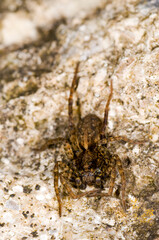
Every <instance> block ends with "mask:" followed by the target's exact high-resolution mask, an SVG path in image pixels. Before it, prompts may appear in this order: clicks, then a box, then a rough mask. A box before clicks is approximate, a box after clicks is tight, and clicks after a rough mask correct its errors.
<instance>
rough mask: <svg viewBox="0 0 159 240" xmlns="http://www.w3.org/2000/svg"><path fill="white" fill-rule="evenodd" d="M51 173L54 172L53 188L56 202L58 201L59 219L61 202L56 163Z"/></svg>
mask: <svg viewBox="0 0 159 240" xmlns="http://www.w3.org/2000/svg"><path fill="white" fill-rule="evenodd" d="M53 172H54V188H55V193H56V197H57V201H58V204H59V216H60V217H61V213H62V202H61V198H60V192H59V188H58V180H59V166H58V162H56V163H55V166H54V170H53Z"/></svg>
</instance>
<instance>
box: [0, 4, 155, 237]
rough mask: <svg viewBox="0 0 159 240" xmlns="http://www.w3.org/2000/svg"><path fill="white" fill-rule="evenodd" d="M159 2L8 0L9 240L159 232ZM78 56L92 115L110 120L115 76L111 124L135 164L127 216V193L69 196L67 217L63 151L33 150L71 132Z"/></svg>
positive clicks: (1, 112) (0, 221)
mask: <svg viewBox="0 0 159 240" xmlns="http://www.w3.org/2000/svg"><path fill="white" fill-rule="evenodd" d="M86 2H87V3H86ZM158 7H159V2H158V1H137V0H136V1H135V0H134V1H133V0H132V1H131V0H128V1H119V0H113V1H109V0H108V1H104V0H103V1H99V0H98V1H97V0H91V1H84V0H83V1H81V0H76V1H75V0H58V1H56V0H55V1H53V0H47V1H46V0H45V1H44V0H39V1H38V0H36V1H35V0H34V1H33V0H27V1H25V0H23V1H22V0H21V1H15V0H5V1H2V3H0V11H1V12H2V15H1V19H0V48H1V50H0V236H1V239H4V240H10V239H11V240H17V239H18V240H19V239H21V240H22V239H23V240H24V239H33V238H35V239H40V240H49V239H56V240H58V239H59V240H62V239H63V240H70V239H73V240H74V239H80V240H87V239H106V240H109V239H115V240H119V239H125V240H127V239H130V240H141V239H147V240H153V239H155V240H157V239H158V238H159V230H158V225H159V220H158V216H159V213H158V205H159V193H158V187H159V176H158V172H157V171H158V160H159V90H158V89H159V32H158V26H159V9H158ZM78 60H79V61H80V62H81V64H80V71H79V76H80V84H79V88H78V95H79V97H80V99H81V104H82V115H83V116H85V115H86V114H88V113H95V114H97V115H98V116H99V117H101V118H102V117H103V111H104V107H105V103H106V100H107V96H108V93H109V81H110V79H113V85H114V93H113V99H112V101H111V106H110V114H109V125H108V131H109V132H110V133H113V134H114V135H116V136H126V137H128V138H129V139H131V140H132V142H124V141H114V142H111V143H110V144H109V148H110V151H112V152H115V153H117V154H118V155H119V156H120V158H121V159H122V162H123V166H124V169H125V174H126V179H127V187H126V199H127V212H126V213H124V212H123V210H122V208H121V206H120V200H119V198H102V199H96V198H91V199H90V198H89V199H87V198H82V199H80V200H72V199H70V198H69V196H67V195H66V194H63V195H62V196H63V216H62V217H61V218H59V216H58V204H57V200H56V196H55V192H54V187H53V174H52V170H53V166H54V156H55V150H56V149H54V148H53V149H47V150H45V151H41V152H37V151H34V150H33V148H35V147H38V146H40V145H42V144H43V143H44V142H45V140H44V139H46V138H56V137H59V136H65V133H66V132H67V126H68V122H67V100H68V95H69V88H70V85H71V81H72V77H73V72H74V66H75V64H76V62H77V61H78ZM75 98H76V96H75ZM76 112H77V107H76V105H75V106H74V114H76ZM136 140H138V141H142V144H137V141H136ZM60 151H61V150H60V149H59V160H60ZM118 190H120V177H119V176H118V177H117V180H116V186H115V191H114V194H117V192H118Z"/></svg>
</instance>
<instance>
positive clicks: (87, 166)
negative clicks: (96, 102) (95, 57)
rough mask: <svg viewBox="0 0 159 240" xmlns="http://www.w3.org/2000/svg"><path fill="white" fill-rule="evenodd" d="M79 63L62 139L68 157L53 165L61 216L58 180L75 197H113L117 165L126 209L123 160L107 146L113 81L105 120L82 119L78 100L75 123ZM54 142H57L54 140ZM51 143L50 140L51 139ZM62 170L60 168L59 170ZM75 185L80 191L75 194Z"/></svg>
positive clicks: (92, 117)
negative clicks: (67, 134)
mask: <svg viewBox="0 0 159 240" xmlns="http://www.w3.org/2000/svg"><path fill="white" fill-rule="evenodd" d="M78 68H79V62H78V63H77V65H76V68H75V73H74V78H73V81H72V86H71V89H70V96H69V100H68V115H69V119H68V120H69V136H68V138H67V139H62V138H61V139H60V141H61V142H62V144H64V150H65V153H66V158H65V159H64V160H62V161H61V162H58V161H55V166H54V170H53V172H54V188H55V192H56V197H57V200H58V204H59V216H61V214H62V202H61V197H60V192H59V188H58V181H59V179H60V181H61V184H62V185H63V186H64V188H65V189H66V191H67V192H68V194H69V195H70V196H71V197H72V198H73V199H79V198H81V197H83V196H87V197H95V196H112V192H113V188H114V183H115V178H116V167H117V168H118V171H119V174H120V176H121V183H122V188H121V195H122V197H121V199H122V206H123V208H124V210H125V175H124V171H123V167H122V163H121V160H120V158H119V156H118V155H115V154H111V153H110V152H109V150H108V148H107V138H108V137H106V135H105V130H106V127H107V123H108V112H109V104H110V100H111V98H112V94H113V84H112V81H111V82H110V94H109V97H108V100H107V103H106V107H105V114H104V120H103V121H102V120H101V119H100V118H99V117H97V116H96V115H95V114H88V115H86V116H85V117H84V118H81V112H80V104H79V100H78V106H79V107H78V113H79V122H78V124H77V126H75V124H74V121H73V93H74V92H75V91H76V89H77V87H78V83H79V78H78V77H77V74H78ZM53 142H56V139H54V141H53ZM48 145H49V142H48ZM59 170H60V171H59ZM109 178H110V187H109V191H108V193H104V192H102V190H103V189H104V185H105V182H106V181H107V180H108V179H109ZM87 185H88V186H94V187H95V188H96V189H95V190H92V191H86V192H81V191H80V189H81V190H84V189H85V188H86V187H87ZM72 187H74V188H77V189H78V190H79V191H78V193H75V192H74V191H73V190H72Z"/></svg>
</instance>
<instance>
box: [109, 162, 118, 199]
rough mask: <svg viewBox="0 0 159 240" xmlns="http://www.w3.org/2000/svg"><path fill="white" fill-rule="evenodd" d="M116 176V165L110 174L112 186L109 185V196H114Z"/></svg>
mask: <svg viewBox="0 0 159 240" xmlns="http://www.w3.org/2000/svg"><path fill="white" fill-rule="evenodd" d="M115 178H116V169H115V166H114V167H113V168H112V170H111V175H110V186H109V191H108V195H109V196H112V192H113V188H114V183H115Z"/></svg>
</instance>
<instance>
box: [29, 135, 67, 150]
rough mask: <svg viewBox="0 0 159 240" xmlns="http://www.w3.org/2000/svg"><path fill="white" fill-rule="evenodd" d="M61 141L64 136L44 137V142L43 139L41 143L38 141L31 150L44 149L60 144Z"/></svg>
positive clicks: (63, 139)
mask: <svg viewBox="0 0 159 240" xmlns="http://www.w3.org/2000/svg"><path fill="white" fill-rule="evenodd" d="M63 141H65V138H62V137H59V138H54V139H48V138H45V139H44V142H43V141H42V143H41V142H40V144H38V145H37V146H36V147H35V148H32V150H35V151H44V150H46V149H48V148H50V147H53V146H56V145H58V144H62V143H63Z"/></svg>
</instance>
